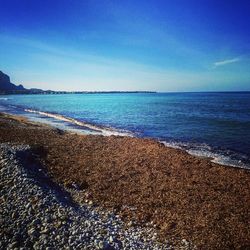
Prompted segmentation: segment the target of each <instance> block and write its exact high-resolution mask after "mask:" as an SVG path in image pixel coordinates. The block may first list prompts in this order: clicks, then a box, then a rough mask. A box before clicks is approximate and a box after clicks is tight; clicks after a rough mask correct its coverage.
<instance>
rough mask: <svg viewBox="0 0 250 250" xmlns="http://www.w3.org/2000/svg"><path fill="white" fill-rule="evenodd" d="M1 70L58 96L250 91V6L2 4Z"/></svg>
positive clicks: (210, 1)
mask: <svg viewBox="0 0 250 250" xmlns="http://www.w3.org/2000/svg"><path fill="white" fill-rule="evenodd" d="M0 70H2V71H4V72H6V73H7V74H9V75H10V76H11V80H12V82H14V83H18V84H23V85H24V86H25V87H28V88H31V87H35V88H43V89H53V90H156V91H213V90H215V91H218V90H219V91H220V90H221V91H227V90H228V91H230V90H250V1H241V0H235V1H231V0H207V1H206V0H197V1H193V0H185V1H184V0H183V1H180V0H174V1H167V0H165V1H160V0H158V1H157V0H126V1H122V0H120V1H118V0H114V1H106V0H100V1H99V0H89V1H88V0H67V1H66V0H42V1H39V0H36V1H35V0H0Z"/></svg>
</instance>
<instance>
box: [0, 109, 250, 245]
mask: <svg viewBox="0 0 250 250" xmlns="http://www.w3.org/2000/svg"><path fill="white" fill-rule="evenodd" d="M3 142H11V143H15V144H28V145H30V146H31V147H32V149H33V152H34V153H36V154H37V156H38V157H39V158H40V160H41V161H42V163H43V164H44V166H45V167H46V168H47V171H48V173H49V175H50V177H51V178H52V179H53V180H54V181H56V182H57V183H59V184H61V185H64V186H65V187H67V188H68V187H72V186H76V187H77V188H78V189H79V190H81V196H82V199H83V200H84V201H87V202H90V203H93V204H96V205H98V206H102V207H106V208H108V209H111V210H113V211H114V212H115V213H117V214H119V215H121V216H122V218H123V219H124V220H125V221H127V222H129V224H139V225H147V224H152V225H154V227H155V228H156V229H157V231H158V233H159V235H160V238H161V239H162V240H164V239H167V240H169V241H170V242H179V241H180V240H181V239H186V240H187V241H191V242H192V243H193V244H194V245H196V246H197V248H198V249H247V248H250V228H249V221H250V215H249V208H250V192H249V190H250V171H249V170H244V169H238V168H232V167H227V166H221V165H218V164H215V163H212V162H210V161H209V160H208V159H201V158H197V157H195V156H191V155H189V154H187V153H186V152H184V151H182V150H178V149H173V148H167V147H165V146H164V145H162V144H161V143H159V142H157V141H154V140H150V139H139V138H130V137H118V136H110V137H104V136H99V135H79V134H73V133H69V132H65V131H61V130H58V129H55V128H52V127H50V126H47V125H43V124H38V123H33V122H29V121H27V120H26V119H25V118H21V117H16V116H10V115H4V114H1V115H0V143H3Z"/></svg>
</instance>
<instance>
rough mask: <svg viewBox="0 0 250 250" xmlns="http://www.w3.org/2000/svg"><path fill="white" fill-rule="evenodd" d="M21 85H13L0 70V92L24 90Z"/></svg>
mask: <svg viewBox="0 0 250 250" xmlns="http://www.w3.org/2000/svg"><path fill="white" fill-rule="evenodd" d="M25 90H26V89H25V88H24V87H23V85H21V84H20V85H18V86H17V85H15V84H13V83H11V82H10V77H9V76H8V75H6V74H4V73H3V72H2V71H0V92H11V91H25Z"/></svg>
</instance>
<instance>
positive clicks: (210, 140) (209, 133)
mask: <svg viewBox="0 0 250 250" xmlns="http://www.w3.org/2000/svg"><path fill="white" fill-rule="evenodd" d="M0 111H1V112H7V113H12V114H19V115H23V116H25V117H28V118H29V119H32V120H35V121H40V122H45V123H49V124H51V125H53V126H56V127H58V128H61V129H66V130H71V131H77V132H82V133H87V134H102V135H119V136H133V137H143V138H145V137H146V138H152V139H156V140H158V141H160V142H162V143H163V144H165V145H166V146H169V147H174V148H180V149H183V150H185V151H187V152H188V153H190V154H193V155H197V156H201V157H208V158H210V159H211V160H212V161H213V162H216V163H220V164H223V165H229V166H235V167H242V168H250V133H249V131H250V92H249V91H245V92H244V91H242V92H183V93H180V92H172V93H163V92H157V93H115V94H112V93H110V94H107V93H93V94H92V95H88V94H67V95H63V94H62V95H60V94H57V95H44V94H43V95H3V96H0Z"/></svg>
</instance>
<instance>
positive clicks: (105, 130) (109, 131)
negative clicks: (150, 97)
mask: <svg viewBox="0 0 250 250" xmlns="http://www.w3.org/2000/svg"><path fill="white" fill-rule="evenodd" d="M24 111H26V112H29V113H34V114H38V115H41V116H45V117H49V118H54V119H56V120H60V121H64V122H67V123H70V124H73V125H77V126H80V127H82V128H83V129H84V128H85V129H89V130H91V131H94V132H96V133H97V134H102V135H105V136H111V135H116V136H130V137H133V134H132V133H131V132H129V131H125V130H117V129H115V128H111V127H104V126H96V125H93V124H90V123H87V122H83V121H79V120H76V119H74V118H70V117H66V116H63V115H60V114H55V113H48V112H43V111H38V110H33V109H25V110H24Z"/></svg>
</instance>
